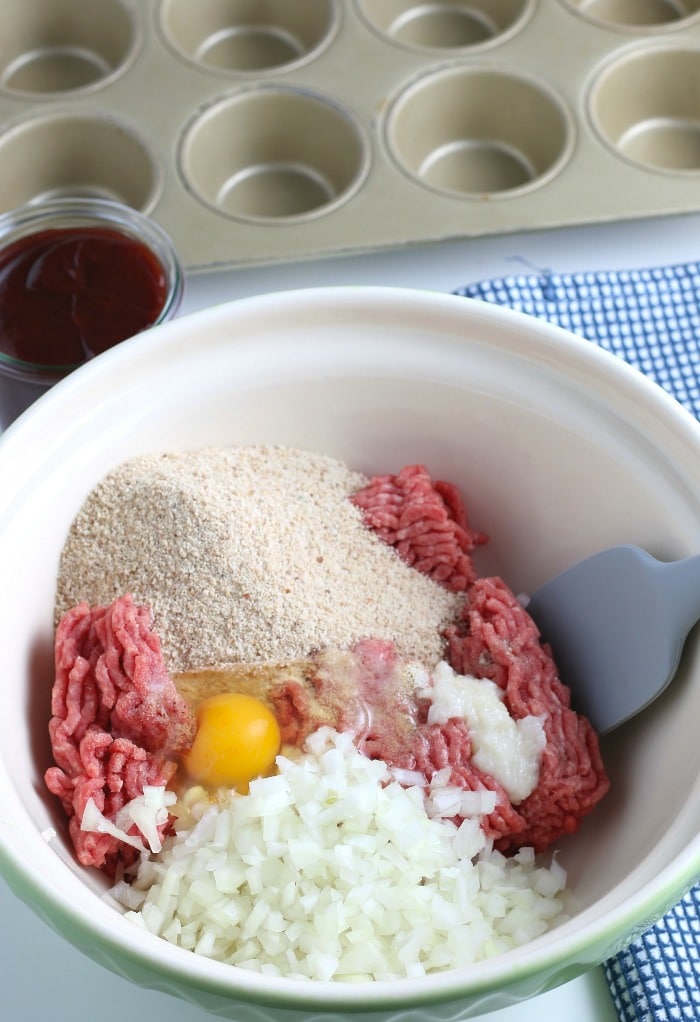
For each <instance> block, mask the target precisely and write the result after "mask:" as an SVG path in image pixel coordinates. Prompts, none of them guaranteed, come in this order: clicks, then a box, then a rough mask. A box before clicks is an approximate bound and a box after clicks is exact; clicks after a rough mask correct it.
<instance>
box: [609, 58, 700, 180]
mask: <svg viewBox="0 0 700 1022" xmlns="http://www.w3.org/2000/svg"><path fill="white" fill-rule="evenodd" d="M698 97H700V45H698V46H697V47H693V48H690V47H683V46H678V45H665V46H657V47H655V48H649V47H644V48H635V49H631V50H629V51H627V52H625V53H623V54H622V55H617V56H616V57H615V58H614V60H612V61H611V62H610V63H609V65H608V66H607V67H606V68H605V69H604V70H603V71H601V73H600V74H599V75H598V76H597V78H596V80H595V82H594V84H593V87H592V89H591V94H590V100H589V105H590V111H591V117H592V120H593V123H594V125H595V128H596V130H597V131H598V133H599V134H600V136H601V138H602V139H603V141H604V143H605V144H606V145H608V146H609V147H610V149H611V150H612V151H613V152H614V153H616V154H618V155H619V156H621V157H622V158H624V159H626V160H629V161H630V162H631V163H634V164H636V165H638V166H640V167H643V168H648V169H650V170H662V171H664V172H667V173H674V174H685V175H691V176H693V177H695V176H697V175H698V174H700V106H699V104H698Z"/></svg>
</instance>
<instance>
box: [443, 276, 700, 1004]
mask: <svg viewBox="0 0 700 1022" xmlns="http://www.w3.org/2000/svg"><path fill="white" fill-rule="evenodd" d="M457 294H459V295H463V296H465V297H469V298H479V299H481V300H482V301H487V302H493V303H496V304H499V305H508V306H510V307H511V308H513V309H517V310H518V311H519V312H525V313H528V314H529V315H531V316H536V317H538V318H540V319H546V320H549V321H550V322H552V323H556V324H557V325H558V326H562V327H565V328H566V329H567V330H571V331H573V332H574V333H576V334H580V335H582V336H583V337H585V338H587V339H588V340H589V341H593V342H594V343H596V344H599V345H600V346H601V347H602V348H605V349H607V350H608V351H610V352H612V353H613V354H615V355H618V356H620V357H621V358H623V359H625V360H626V361H627V362H629V363H630V364H631V365H633V366H635V368H637V369H640V370H641V371H642V372H643V373H645V374H646V375H647V376H649V377H650V378H651V379H653V380H654V381H655V382H656V383H658V384H659V385H660V386H661V387H663V388H664V389H665V390H667V391H668V392H669V393H670V394H672V395H673V397H675V398H676V399H677V400H678V401H680V402H681V404H683V405H685V407H686V408H688V409H689V410H690V411H691V412H692V413H693V414H694V415H695V416H696V417H697V418H700V263H685V264H683V265H677V266H664V267H660V268H658V269H648V270H625V271H613V272H595V273H571V274H568V273H552V272H550V271H541V272H537V273H531V274H523V275H519V276H509V277H501V278H498V279H496V280H488V281H482V282H480V283H477V284H470V285H467V286H466V287H462V288H460V289H459V290H458V291H457ZM604 968H605V974H606V976H607V979H608V984H609V986H610V992H611V994H612V997H613V1001H614V1003H615V1007H616V1008H617V1011H618V1014H619V1016H620V1022H699V1020H700V884H699V885H698V886H696V887H695V888H694V889H693V890H691V891H690V892H689V893H688V894H687V895H686V896H685V897H684V898H683V899H682V900H681V901H680V902H679V903H678V905H676V907H675V908H673V909H672V910H671V911H670V912H669V913H668V914H667V915H666V916H665V917H664V918H663V919H662V920H661V921H660V922H659V923H657V924H656V926H653V927H652V928H651V929H650V930H648V931H647V932H646V933H644V934H643V935H642V936H641V937H639V938H638V939H637V940H634V941H633V942H632V943H631V944H630V945H629V947H627V948H626V949H625V950H624V951H622V952H620V954H618V955H616V956H615V957H614V958H611V959H610V960H609V961H607V962H606V963H605V966H604Z"/></svg>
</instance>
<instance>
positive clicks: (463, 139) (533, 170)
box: [385, 64, 575, 199]
mask: <svg viewBox="0 0 700 1022" xmlns="http://www.w3.org/2000/svg"><path fill="white" fill-rule="evenodd" d="M385 131H386V144H387V148H388V149H389V151H390V152H391V153H392V155H393V156H394V158H395V159H396V160H397V162H398V164H399V165H400V166H401V167H402V169H403V170H404V171H405V172H406V173H407V174H408V175H409V176H410V177H411V178H413V179H415V180H416V181H417V182H419V183H420V184H423V185H426V186H427V187H429V188H432V189H434V190H435V191H438V192H444V193H445V194H448V195H452V196H458V197H459V196H464V197H472V198H481V197H482V196H484V195H490V196H491V197H492V198H493V199H495V198H497V197H499V196H502V195H510V194H512V193H513V192H514V191H521V190H523V189H529V188H537V187H541V186H542V185H543V184H544V183H545V182H546V181H547V180H548V178H549V177H551V176H552V175H553V174H556V173H557V171H558V170H559V169H560V168H561V167H562V165H563V164H564V163H565V162H566V160H567V159H568V158H569V156H570V154H571V151H572V149H573V144H574V135H575V128H574V121H573V118H572V116H571V115H570V113H569V111H568V110H567V109H566V107H565V106H564V104H563V103H562V102H561V101H560V100H559V99H558V98H557V96H556V95H554V94H553V93H552V91H551V90H550V89H549V88H548V87H547V86H546V85H545V84H544V83H543V82H541V81H538V80H536V79H534V78H530V77H525V76H523V75H518V74H513V73H511V72H510V71H508V70H507V69H504V68H496V67H492V66H490V65H480V64H475V65H470V66H468V67H453V68H450V69H448V70H442V71H438V72H435V73H433V74H430V75H428V76H426V77H424V78H422V79H420V80H419V81H417V82H414V83H413V84H412V85H411V86H409V87H408V88H407V89H406V90H404V91H403V92H402V93H401V94H400V95H399V96H398V97H397V98H396V100H395V101H394V103H393V105H392V106H391V108H390V110H389V112H388V115H387V118H386V129H385Z"/></svg>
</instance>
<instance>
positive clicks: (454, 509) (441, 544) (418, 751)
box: [352, 465, 609, 851]
mask: <svg viewBox="0 0 700 1022" xmlns="http://www.w3.org/2000/svg"><path fill="white" fill-rule="evenodd" d="M352 499H353V501H354V502H355V503H356V505H357V506H358V507H360V508H361V509H362V511H363V515H364V520H365V524H366V525H367V527H368V528H370V529H372V530H373V531H375V532H376V533H377V535H378V536H379V537H380V538H381V539H383V540H384V541H385V542H387V543H390V544H391V545H392V546H393V547H394V549H395V550H396V551H397V553H398V554H399V555H400V556H401V557H402V558H403V559H404V560H405V561H406V563H408V564H411V565H413V567H415V568H416V569H417V570H419V571H423V572H425V573H426V574H428V575H429V576H430V577H431V578H433V579H434V580H435V581H436V582H440V583H441V584H442V585H445V586H446V587H447V588H449V589H451V590H452V591H454V592H464V594H465V602H464V604H463V606H462V609H461V612H460V616H459V620H458V621H457V622H456V623H455V624H454V625H452V626H450V627H448V628H447V629H446V631H445V637H446V639H447V643H448V651H447V656H446V660H447V662H448V663H449V664H450V666H451V667H452V668H453V670H454V671H455V672H456V673H457V674H462V675H464V674H468V675H471V676H472V677H475V678H488V679H489V680H491V681H494V682H495V683H496V684H497V685H498V686H499V687H500V688H501V689H502V690H503V692H504V702H505V704H506V706H507V708H508V711H509V712H510V714H511V716H512V717H513V718H514V719H516V720H518V719H520V718H522V717H527V716H530V715H532V716H537V717H541V718H542V719H543V721H544V729H545V735H546V739H547V744H546V748H545V750H544V753H543V755H542V760H541V764H540V775H539V781H538V784H537V787H536V789H535V790H534V791H533V792H532V793H531V794H530V795H529V796H528V797H527V798H526V799H524V800H523V802H522V803H520V804H519V805H517V806H514V805H512V803H511V802H510V799H509V797H508V795H507V794H506V792H505V791H504V790H503V788H502V787H501V786H500V784H499V783H498V782H497V781H496V780H495V779H494V778H493V777H490V776H489V775H487V774H483V773H482V772H481V771H480V770H478V769H477V768H476V767H475V766H474V765H473V764H472V762H471V742H470V738H469V732H468V729H467V726H466V724H465V723H464V721H462V720H457V719H452V720H450V721H448V722H447V723H446V724H444V725H431V726H428V725H427V724H426V723H425V721H423V723H421V722H420V719H419V721H418V726H417V728H416V729H415V731H414V732H413V737H412V740H411V743H410V744H409V745H408V746H403V747H401V745H400V744H399V743H397V742H396V738H395V736H394V735H393V734H392V733H391V731H385V732H384V733H378V732H376V730H375V734H374V735H373V736H372V739H371V742H369V743H367V749H368V751H369V752H370V754H372V755H375V756H380V757H382V758H386V757H388V758H389V761H390V762H392V763H393V764H394V765H396V766H401V767H405V768H408V769H419V770H421V771H422V772H423V773H424V774H425V775H426V777H427V778H428V779H430V777H431V776H432V774H433V773H435V772H436V771H437V770H439V769H441V768H443V767H445V766H447V765H449V766H451V767H452V777H451V781H452V783H453V784H457V785H459V786H460V787H462V788H464V789H469V790H481V789H484V788H488V789H489V790H491V791H495V792H496V793H497V794H498V803H497V805H496V809H495V810H494V812H493V813H492V814H491V815H490V816H489V817H487V819H486V821H485V829H486V832H487V833H488V834H489V836H491V837H493V838H494V844H495V847H496V848H498V849H499V850H500V851H513V850H516V849H517V848H519V847H521V846H524V845H532V846H533V847H534V848H535V850H536V851H542V850H544V849H545V848H546V847H548V846H549V845H551V844H552V843H553V842H554V841H556V840H557V839H558V838H559V837H561V836H562V835H564V834H572V833H574V832H575V831H576V830H577V829H578V827H579V826H580V823H581V820H582V819H583V817H584V816H585V815H587V814H588V813H589V812H590V811H591V810H592V809H593V808H594V807H595V806H596V805H597V803H598V802H599V801H600V800H601V798H602V797H603V796H604V795H605V793H606V792H607V790H608V788H609V781H608V778H607V775H606V772H605V768H604V766H603V762H602V758H601V755H600V749H599V746H598V738H597V735H596V734H595V732H594V730H593V728H592V726H591V725H590V723H589V721H588V720H587V719H586V718H585V717H581V716H579V715H578V714H576V713H575V712H574V711H573V710H572V709H571V706H570V693H569V690H568V689H567V688H566V687H565V686H564V685H563V684H562V683H561V681H560V679H559V675H558V671H557V667H556V664H555V662H554V659H553V657H552V653H551V650H550V649H549V647H548V646H547V645H545V644H543V643H542V641H541V639H540V634H539V631H538V629H537V626H536V625H535V622H534V621H533V620H532V618H531V617H530V616H529V614H527V612H526V611H525V610H524V609H523V607H522V606H521V604H520V603H519V602H518V600H517V599H516V597H515V596H514V594H513V593H512V592H511V590H510V589H509V588H508V586H507V585H506V584H505V582H504V581H503V580H502V579H500V578H477V577H476V572H475V570H474V567H473V565H472V563H471V560H470V558H469V556H468V554H469V553H470V552H471V551H472V550H473V549H474V547H475V546H477V545H478V544H480V543H484V542H486V539H487V537H486V536H485V535H484V534H483V533H480V532H476V531H474V530H472V529H471V528H470V527H469V524H468V518H467V514H466V510H465V507H464V503H463V501H462V498H461V496H460V494H459V492H458V491H457V490H456V488H455V487H454V486H452V485H451V484H449V483H444V482H435V483H433V482H432V481H431V479H430V476H429V474H428V472H427V470H426V468H425V467H424V466H422V465H409V466H407V467H406V468H404V469H402V470H401V472H399V473H398V475H384V476H376V477H374V478H372V479H371V480H370V483H369V485H368V486H366V487H365V488H364V489H362V490H361V491H359V492H358V493H356V494H354V495H353V497H352ZM384 659H385V660H386V656H385V657H384Z"/></svg>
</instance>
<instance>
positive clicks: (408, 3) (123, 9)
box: [0, 0, 700, 271]
mask: <svg viewBox="0 0 700 1022" xmlns="http://www.w3.org/2000/svg"><path fill="white" fill-rule="evenodd" d="M0 12H2V15H3V24H4V26H5V28H4V30H3V35H2V39H1V40H0V210H9V209H12V208H15V207H18V206H20V205H23V204H25V203H27V202H34V201H41V200H43V199H46V198H56V197H75V196H85V195H87V196H99V197H106V198H109V199H116V200H118V201H121V202H124V203H126V204H128V205H131V206H133V207H134V208H136V209H139V210H141V211H143V212H146V213H148V214H150V215H151V216H152V217H153V218H154V219H155V220H156V221H157V222H159V223H160V224H161V226H162V227H163V228H165V230H166V231H167V232H168V233H169V234H170V236H171V238H172V239H173V241H174V243H175V246H176V248H177V251H178V253H179V255H180V258H181V261H182V263H183V265H184V266H185V268H187V269H188V270H190V271H197V270H204V269H212V268H215V267H219V266H220V267H231V266H245V265H252V264H256V263H272V262H276V261H290V260H297V259H306V258H314V257H320V256H325V255H331V254H340V253H346V252H353V251H367V250H371V249H376V248H384V247H395V246H399V245H404V244H411V243H418V242H423V241H429V240H438V239H444V238H457V237H462V238H463V237H478V236H480V235H487V234H495V233H502V232H508V231H517V230H523V229H534V228H550V227H557V226H564V225H571V224H580V223H590V222H593V221H604V220H615V219H626V218H633V217H647V216H654V215H660V214H673V213H681V212H687V211H692V210H697V209H700V0H539V2H538V0H435V2H431V0H423V2H417V0H343V2H341V0H295V2H294V3H292V2H290V0H267V2H266V3H261V2H259V0H197V2H196V3H194V2H192V0H100V2H99V3H95V2H94V0H62V2H61V4H56V3H55V0H0Z"/></svg>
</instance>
